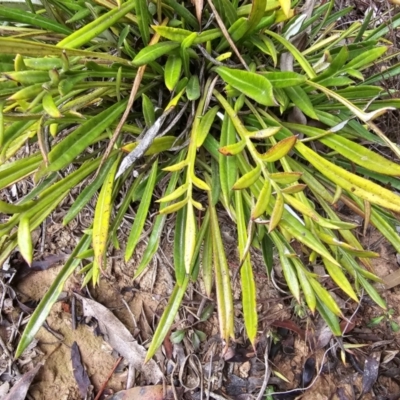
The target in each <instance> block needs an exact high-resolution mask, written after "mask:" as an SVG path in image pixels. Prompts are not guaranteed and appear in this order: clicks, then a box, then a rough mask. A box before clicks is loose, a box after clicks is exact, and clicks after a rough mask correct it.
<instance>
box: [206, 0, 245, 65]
mask: <svg viewBox="0 0 400 400" xmlns="http://www.w3.org/2000/svg"><path fill="white" fill-rule="evenodd" d="M207 1H208V4H209V6H210V7H211V10H212V12H213V13H214V15H215V19H216V20H217V23H218V26H219V28H220V29H221V31H222V33H223V35H224V36H225V39H226V40H227V41H228V43H229V45H230V46H231V47H232V50H233V51H234V52H235V54H236V55H237V58H238V59H239V60H240V62H241V63H242V64H243V66H244V67H245V68H246V69H247V71H250V69H249V67H248V65H247V64H246V61H244V59H243V57H242V55H241V54H240V53H239V50H238V49H237V47H236V46H235V43H233V40H232V38H231V37H230V35H229V32H228V31H227V30H226V27H225V25H224V22H223V21H222V19H221V17H220V16H219V14H218V11H217V9H216V8H215V7H214V4H213V3H212V1H211V0H207Z"/></svg>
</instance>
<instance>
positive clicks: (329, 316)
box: [317, 299, 342, 337]
mask: <svg viewBox="0 0 400 400" xmlns="http://www.w3.org/2000/svg"><path fill="white" fill-rule="evenodd" d="M317 310H318V312H319V313H320V314H321V315H322V318H323V319H324V320H325V322H326V323H327V324H328V326H329V328H330V330H331V331H332V333H333V334H334V335H335V336H338V337H340V336H342V330H341V329H340V325H339V320H338V318H337V316H336V315H335V314H334V313H333V312H332V311H331V310H330V309H329V308H328V307H327V305H326V304H324V302H323V301H321V300H319V299H317Z"/></svg>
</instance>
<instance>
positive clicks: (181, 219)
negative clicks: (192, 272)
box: [174, 208, 186, 286]
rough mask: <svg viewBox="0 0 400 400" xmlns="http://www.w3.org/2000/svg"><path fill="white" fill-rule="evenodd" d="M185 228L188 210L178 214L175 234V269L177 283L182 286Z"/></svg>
mask: <svg viewBox="0 0 400 400" xmlns="http://www.w3.org/2000/svg"><path fill="white" fill-rule="evenodd" d="M185 226H186V209H185V208H181V209H180V210H178V212H177V213H176V221H175V234H174V269H175V279H176V283H177V284H178V285H179V286H181V285H182V284H183V282H184V280H185V276H186V270H185Z"/></svg>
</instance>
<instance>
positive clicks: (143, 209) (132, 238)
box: [125, 159, 158, 262]
mask: <svg viewBox="0 0 400 400" xmlns="http://www.w3.org/2000/svg"><path fill="white" fill-rule="evenodd" d="M157 167H158V159H156V160H155V161H154V163H153V166H152V167H151V171H150V175H149V178H148V180H147V185H146V188H145V189H144V193H143V197H142V200H141V201H140V204H139V208H138V209H137V212H136V217H135V220H134V222H133V225H132V228H131V231H130V233H129V237H128V242H127V244H126V249H125V262H126V261H128V260H129V259H130V258H131V257H132V254H133V252H134V251H135V248H136V245H137V244H138V242H139V239H140V235H141V234H142V233H143V228H144V224H145V222H146V218H147V213H148V211H149V207H150V203H151V198H152V197H153V190H154V185H155V183H156V178H157Z"/></svg>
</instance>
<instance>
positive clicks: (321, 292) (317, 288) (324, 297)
mask: <svg viewBox="0 0 400 400" xmlns="http://www.w3.org/2000/svg"><path fill="white" fill-rule="evenodd" d="M309 282H310V284H311V286H312V288H313V289H314V292H315V294H316V295H317V297H318V298H319V300H320V301H321V302H322V303H323V304H324V305H325V306H326V307H327V308H328V309H329V310H330V311H331V312H333V313H334V314H335V315H337V316H338V317H341V316H343V314H342V311H341V310H340V308H339V306H338V305H337V303H336V302H335V300H333V297H332V296H331V295H330V293H329V292H328V291H327V290H326V289H325V288H324V287H323V286H322V285H321V284H320V283H319V282H318V281H317V280H315V279H314V278H309Z"/></svg>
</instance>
